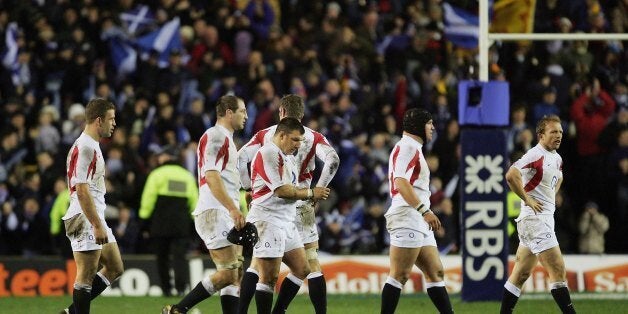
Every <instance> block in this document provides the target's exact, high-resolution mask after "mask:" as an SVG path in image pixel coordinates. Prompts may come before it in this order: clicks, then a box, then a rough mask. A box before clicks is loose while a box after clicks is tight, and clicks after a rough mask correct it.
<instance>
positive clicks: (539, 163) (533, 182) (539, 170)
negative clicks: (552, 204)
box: [523, 156, 545, 192]
mask: <svg viewBox="0 0 628 314" xmlns="http://www.w3.org/2000/svg"><path fill="white" fill-rule="evenodd" d="M544 159H545V156H541V158H539V159H537V160H536V161H533V162H531V163H529V164H527V165H525V166H523V169H534V170H536V173H535V174H534V176H533V177H532V179H530V181H528V184H526V186H525V187H524V188H523V189H524V190H525V191H526V192H530V191H532V190H534V188H536V187H537V186H538V185H539V183H541V180H543V160H544Z"/></svg>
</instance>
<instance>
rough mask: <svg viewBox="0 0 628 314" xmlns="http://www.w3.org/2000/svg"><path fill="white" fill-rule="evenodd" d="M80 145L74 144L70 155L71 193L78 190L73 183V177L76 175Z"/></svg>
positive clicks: (69, 180) (69, 185)
mask: <svg viewBox="0 0 628 314" xmlns="http://www.w3.org/2000/svg"><path fill="white" fill-rule="evenodd" d="M78 152H79V150H78V147H77V146H74V149H72V156H71V157H70V165H69V167H68V188H69V189H70V193H72V192H74V191H76V187H75V186H73V185H71V184H72V177H73V176H75V175H76V164H77V162H78Z"/></svg>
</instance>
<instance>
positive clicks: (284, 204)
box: [246, 142, 297, 226]
mask: <svg viewBox="0 0 628 314" xmlns="http://www.w3.org/2000/svg"><path fill="white" fill-rule="evenodd" d="M293 159H294V157H293V156H287V155H286V154H284V153H283V152H282V151H281V150H280V149H279V147H278V146H277V145H275V143H273V142H270V143H268V144H266V145H264V146H263V147H262V148H261V149H260V150H259V151H257V153H256V154H255V157H253V161H252V162H251V181H252V187H251V188H252V189H251V193H252V198H253V200H252V201H251V210H250V211H249V214H248V215H247V217H246V218H247V221H250V222H256V221H262V220H263V221H269V222H271V223H273V224H275V225H277V226H284V225H286V224H291V223H292V222H293V221H294V217H295V216H296V200H293V199H284V198H280V197H278V196H276V195H275V190H276V189H277V188H279V187H281V186H282V185H286V184H290V185H296V184H297V171H296V167H295V166H294V165H295V162H294V160H293Z"/></svg>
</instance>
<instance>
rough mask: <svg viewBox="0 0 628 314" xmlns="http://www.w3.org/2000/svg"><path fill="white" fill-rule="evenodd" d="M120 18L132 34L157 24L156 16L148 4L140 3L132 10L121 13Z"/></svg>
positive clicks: (128, 32)
mask: <svg viewBox="0 0 628 314" xmlns="http://www.w3.org/2000/svg"><path fill="white" fill-rule="evenodd" d="M120 20H121V21H122V25H124V27H125V28H126V32H127V34H129V35H131V36H133V35H135V34H137V33H141V32H142V31H143V30H146V29H148V28H150V27H152V26H154V25H155V16H154V14H153V12H151V10H150V8H149V7H148V6H147V5H138V6H136V7H135V8H134V9H133V10H131V11H126V12H122V13H120Z"/></svg>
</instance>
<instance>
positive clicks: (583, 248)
mask: <svg viewBox="0 0 628 314" xmlns="http://www.w3.org/2000/svg"><path fill="white" fill-rule="evenodd" d="M578 231H579V233H580V239H579V245H578V251H579V252H580V253H582V254H602V253H604V234H605V233H606V231H608V218H607V217H606V216H605V215H604V214H602V213H600V211H599V207H598V206H597V204H596V203H594V202H588V203H586V204H585V205H584V213H582V216H581V217H580V222H579V223H578Z"/></svg>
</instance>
